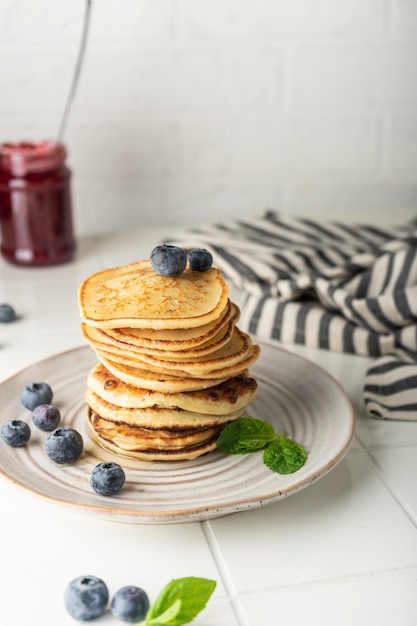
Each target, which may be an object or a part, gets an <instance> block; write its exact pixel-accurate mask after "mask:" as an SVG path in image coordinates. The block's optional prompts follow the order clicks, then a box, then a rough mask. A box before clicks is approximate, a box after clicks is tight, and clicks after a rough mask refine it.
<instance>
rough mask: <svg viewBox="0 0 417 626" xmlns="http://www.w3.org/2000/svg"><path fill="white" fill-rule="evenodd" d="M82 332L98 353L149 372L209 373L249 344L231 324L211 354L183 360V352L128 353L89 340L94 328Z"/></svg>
mask: <svg viewBox="0 0 417 626" xmlns="http://www.w3.org/2000/svg"><path fill="white" fill-rule="evenodd" d="M86 331H87V332H86ZM82 332H83V335H84V338H85V339H86V341H88V342H89V343H90V345H91V347H92V348H93V350H94V351H95V352H96V353H97V354H98V355H100V354H102V355H103V356H104V357H105V358H109V359H111V360H113V361H115V362H116V363H122V364H125V365H131V366H132V367H135V366H137V367H141V368H147V369H149V370H150V371H153V372H160V373H162V374H167V375H170V374H172V375H176V376H201V377H204V376H205V375H206V374H207V373H208V372H210V374H211V373H212V372H214V371H215V370H220V369H224V368H226V367H229V366H232V365H236V364H238V363H240V362H241V361H243V360H244V359H245V358H246V357H247V356H248V355H249V354H250V352H251V350H252V347H253V346H252V341H251V339H250V337H249V335H247V334H246V333H243V332H242V331H240V330H239V329H237V328H234V329H233V332H232V334H231V337H230V339H229V341H228V342H227V343H226V345H224V346H222V347H221V348H219V349H218V350H214V351H213V352H212V353H211V354H207V355H203V356H199V357H194V358H192V359H191V360H188V358H187V360H186V357H185V355H182V357H183V358H181V359H178V358H177V359H173V357H159V356H158V357H155V356H153V355H150V354H144V353H137V354H129V353H126V351H123V350H122V349H121V348H119V347H116V346H109V345H108V344H105V343H101V342H98V341H95V340H93V339H92V334H93V333H94V331H93V333H90V330H89V328H88V327H87V326H84V328H83V329H82Z"/></svg>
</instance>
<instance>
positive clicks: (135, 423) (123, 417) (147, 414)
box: [85, 389, 243, 432]
mask: <svg viewBox="0 0 417 626" xmlns="http://www.w3.org/2000/svg"><path fill="white" fill-rule="evenodd" d="M85 399H86V402H87V404H88V406H89V407H90V409H92V410H93V411H94V412H95V413H97V414H98V415H100V417H102V418H104V419H106V420H107V421H109V422H112V423H114V424H123V425H129V426H132V427H134V428H147V429H150V430H152V429H161V428H166V429H172V430H175V431H176V432H180V431H181V430H183V431H187V430H190V429H206V428H213V427H215V426H219V425H221V424H226V423H227V422H230V421H232V420H234V419H237V418H238V417H240V416H241V414H242V410H243V409H242V408H239V409H235V410H233V411H231V412H230V413H228V414H223V415H209V414H205V413H200V412H198V411H188V410H185V409H178V408H177V407H159V406H152V407H144V408H139V409H138V408H135V409H127V408H124V407H119V406H116V405H115V404H111V403H110V402H107V401H106V400H103V398H100V396H98V395H97V394H95V393H94V392H93V391H91V389H87V390H86V395H85Z"/></svg>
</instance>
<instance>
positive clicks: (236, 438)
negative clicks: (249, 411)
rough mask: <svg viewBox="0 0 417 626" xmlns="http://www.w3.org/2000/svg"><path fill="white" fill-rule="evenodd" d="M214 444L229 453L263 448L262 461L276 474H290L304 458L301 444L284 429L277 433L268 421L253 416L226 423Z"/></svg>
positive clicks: (304, 454)
mask: <svg viewBox="0 0 417 626" xmlns="http://www.w3.org/2000/svg"><path fill="white" fill-rule="evenodd" d="M217 447H218V449H219V450H220V451H221V452H226V453H228V454H249V453H251V452H256V451H257V450H263V451H264V453H263V462H264V464H265V465H266V466H267V467H268V468H269V469H271V470H272V471H273V472H276V473H277V474H292V473H293V472H296V471H297V470H298V469H300V467H302V466H303V465H304V463H305V462H306V460H307V453H306V451H305V450H304V448H303V447H302V445H301V444H299V443H297V442H296V441H292V439H289V438H288V437H287V435H286V433H285V432H283V433H279V434H276V433H275V430H274V428H273V427H272V426H271V424H269V423H268V422H264V421H262V420H259V419H257V418H256V417H239V419H237V420H235V421H234V422H231V423H230V424H227V425H226V426H225V427H224V428H223V430H222V432H221V433H220V436H219V438H218V440H217Z"/></svg>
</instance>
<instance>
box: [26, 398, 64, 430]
mask: <svg viewBox="0 0 417 626" xmlns="http://www.w3.org/2000/svg"><path fill="white" fill-rule="evenodd" d="M32 420H33V423H34V424H35V426H36V427H37V428H39V429H40V430H46V431H52V430H55V428H58V426H59V423H60V421H61V413H60V412H59V409H58V408H57V407H56V406H54V405H53V404H39V405H38V406H37V407H35V409H34V410H33V413H32Z"/></svg>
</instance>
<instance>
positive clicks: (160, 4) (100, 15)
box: [91, 0, 176, 45]
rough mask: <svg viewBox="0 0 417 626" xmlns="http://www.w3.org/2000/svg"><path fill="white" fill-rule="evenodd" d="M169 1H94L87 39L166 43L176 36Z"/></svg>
mask: <svg viewBox="0 0 417 626" xmlns="http://www.w3.org/2000/svg"><path fill="white" fill-rule="evenodd" d="M174 8H175V3H174V1H173V0H157V2H155V0H122V1H121V2H120V1H118V0H98V2H96V4H95V5H94V6H93V10H94V14H93V19H92V20H91V39H92V40H94V41H99V42H100V43H103V42H104V41H105V42H111V41H115V40H118V41H122V42H123V43H124V44H125V45H126V43H130V44H133V45H135V44H137V43H140V42H148V41H169V40H171V39H172V38H173V37H174V36H175V34H176V26H175V25H176V15H175V11H174Z"/></svg>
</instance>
